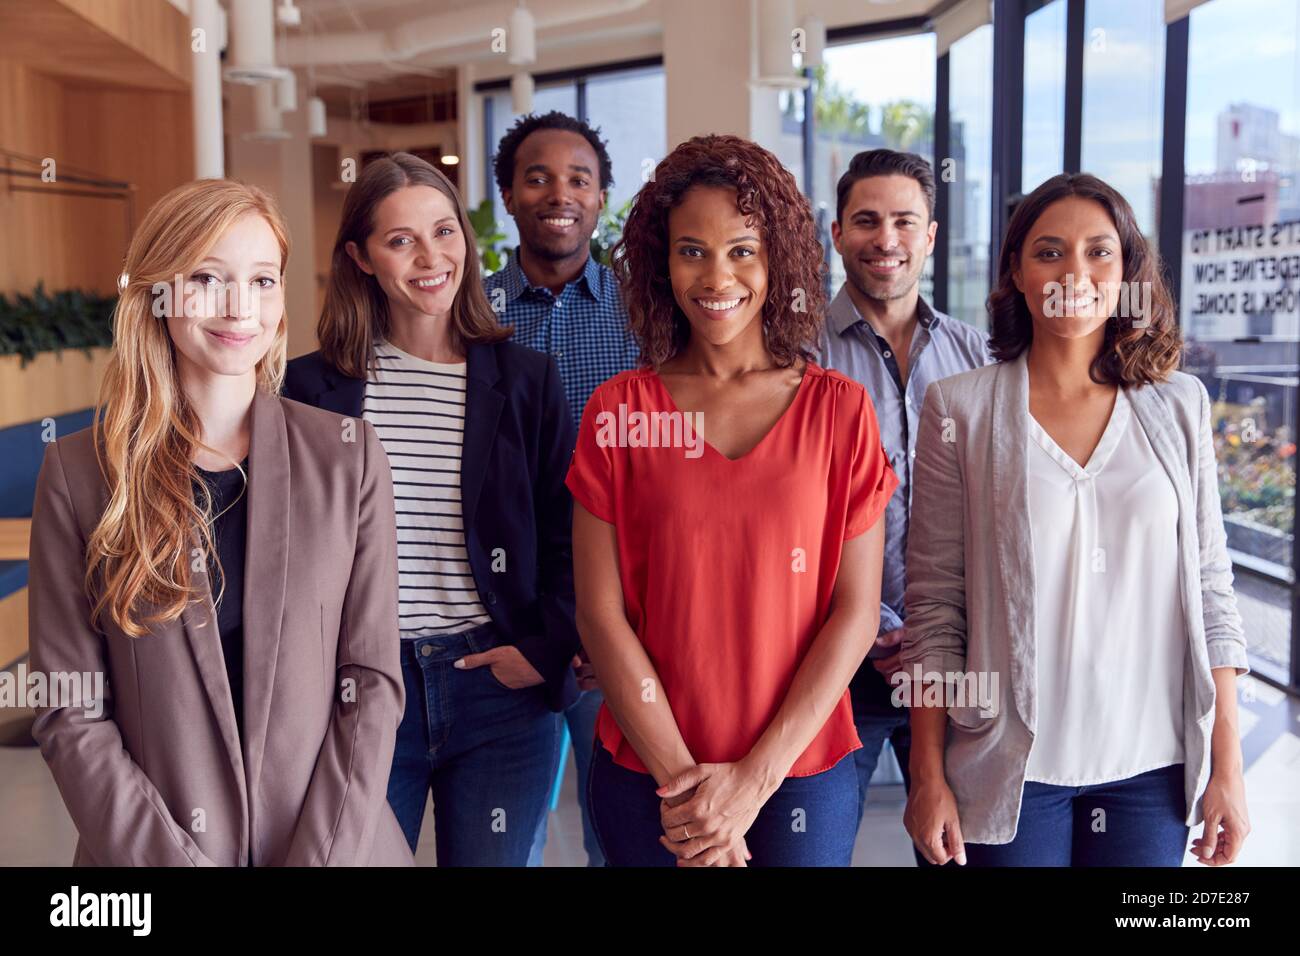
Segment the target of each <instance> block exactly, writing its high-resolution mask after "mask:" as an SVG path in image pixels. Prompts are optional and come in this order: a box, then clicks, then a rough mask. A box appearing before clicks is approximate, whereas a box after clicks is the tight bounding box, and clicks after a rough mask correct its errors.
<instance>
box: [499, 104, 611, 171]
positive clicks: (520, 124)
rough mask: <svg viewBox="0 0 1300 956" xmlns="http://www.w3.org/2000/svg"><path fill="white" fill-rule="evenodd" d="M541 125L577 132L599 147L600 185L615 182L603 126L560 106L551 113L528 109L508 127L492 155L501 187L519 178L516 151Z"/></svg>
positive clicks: (597, 153) (597, 149) (595, 148)
mask: <svg viewBox="0 0 1300 956" xmlns="http://www.w3.org/2000/svg"><path fill="white" fill-rule="evenodd" d="M539 129H560V130H564V131H565V132H567V133H577V134H578V135H579V136H581V137H582V138H583V139H585V140H586V141H587V142H588V143H590V144H591V148H592V149H594V150H595V151H596V159H597V160H598V161H599V162H600V188H601V190H602V191H604V190H606V189H608V188H609V187H610V186H612V185H614V164H613V163H611V162H610V159H609V149H608V148H606V146H605V141H604V140H603V139H601V138H600V127H596V128H595V129H592V128H591V127H590V126H588V125H587V124H586V123H584V122H583V121H582V120H580V119H575V118H574V117H572V116H569V115H568V114H567V113H561V112H560V111H559V110H551V111H550V112H549V113H540V114H538V113H525V114H524V115H523V116H521V117H519V119H517V120H515V125H514V126H512V127H510V128H509V129H508V130H506V134H505V135H504V136H502V137H501V142H499V143H498V144H497V152H496V155H495V156H494V157H492V174H493V175H494V176H495V177H496V181H497V188H498V189H502V190H505V189H509V188H511V186H512V185H513V184H514V181H515V153H517V152H518V151H519V144H520V143H522V142H523V141H524V140H525V139H526V138H527V137H528V135H529V134H530V133H536V132H537V131H538V130H539Z"/></svg>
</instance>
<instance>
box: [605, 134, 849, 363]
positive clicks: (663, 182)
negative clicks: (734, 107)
mask: <svg viewBox="0 0 1300 956" xmlns="http://www.w3.org/2000/svg"><path fill="white" fill-rule="evenodd" d="M692 186H723V187H730V188H733V189H735V190H736V207H737V209H739V211H740V212H741V214H742V215H744V216H745V217H746V219H745V222H746V225H748V226H749V227H751V228H753V227H755V226H757V227H758V228H759V229H760V230H761V238H762V240H763V242H765V243H766V244H767V246H768V257H767V263H768V266H767V267H768V291H767V299H766V300H765V301H764V302H763V333H764V338H765V340H766V343H767V348H768V351H769V352H771V353H772V357H773V358H774V359H775V361H776V364H777V365H779V366H782V367H788V366H791V365H793V364H794V363H795V361H796V360H797V359H799V358H800V357H802V358H805V359H807V358H811V357H812V355H813V349H814V347H815V345H816V342H817V337H818V335H819V334H820V332H821V323H822V318H823V315H824V313H825V306H826V292H825V289H824V287H823V285H822V282H823V279H822V276H823V272H824V270H825V263H824V253H823V250H822V246H821V243H819V242H818V241H817V230H816V227H815V226H814V225H813V217H812V210H811V209H809V207H808V201H807V200H806V199H805V198H804V196H803V194H802V193H801V192H800V191H799V187H798V185H797V184H796V183H795V179H794V176H792V175H791V174H790V172H789V170H787V169H786V168H785V167H784V166H782V165H781V161H780V160H778V159H777V158H776V157H775V156H773V155H772V154H771V153H770V152H768V151H767V150H766V149H764V148H763V147H761V146H759V145H758V144H757V143H752V142H750V141H749V140H746V139H741V138H740V137H738V136H696V137H694V138H693V139H689V140H687V141H686V142H684V143H682V144H681V145H680V146H678V147H677V148H676V149H674V150H673V151H672V152H671V153H669V154H668V155H667V156H666V157H665V158H664V159H663V161H662V162H660V163H659V165H658V166H656V167H655V171H654V175H653V176H652V178H651V179H650V181H649V182H648V183H646V184H645V185H644V186H642V187H641V191H640V192H638V193H637V194H636V198H635V199H634V200H633V202H632V209H631V211H630V212H629V213H628V217H627V224H626V225H625V226H624V227H623V237H622V238H621V239H620V240H619V241H618V244H617V245H615V246H614V249H613V251H612V253H611V262H612V265H613V268H614V273H615V275H617V276H618V281H619V285H620V287H621V288H622V291H623V301H624V302H625V303H626V304H627V311H628V317H629V318H628V328H629V329H630V330H631V332H632V334H633V335H634V336H636V340H637V343H638V344H639V345H640V346H641V362H642V364H646V365H651V366H659V365H662V364H663V363H664V362H666V361H668V360H669V359H671V358H672V357H673V356H675V355H677V354H678V353H679V352H680V351H681V350H682V349H683V348H684V347H685V346H686V343H687V341H688V340H689V339H690V333H691V326H690V323H689V322H688V321H687V319H686V316H685V315H684V314H682V311H681V309H680V308H679V307H678V305H677V299H676V298H675V297H674V296H673V286H672V281H671V279H670V278H669V275H668V213H669V210H671V209H672V208H673V207H675V206H677V205H679V204H680V203H681V201H682V197H683V196H684V195H685V194H686V191H687V190H688V189H690V188H691V187H692Z"/></svg>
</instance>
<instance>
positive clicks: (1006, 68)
mask: <svg viewBox="0 0 1300 956" xmlns="http://www.w3.org/2000/svg"><path fill="white" fill-rule="evenodd" d="M1024 109H1025V7H1024V0H994V3H993V157H992V158H993V167H992V175H991V177H990V178H991V186H992V188H991V190H990V192H991V193H992V197H991V202H992V206H993V208H992V220H991V225H990V228H991V230H992V233H993V234H992V235H991V236H989V288H995V287H996V286H997V279H998V259H999V258H1000V257H1001V254H1002V235H1003V233H1004V232H1005V231H1006V226H1007V220H1008V219H1009V218H1010V203H1011V202H1012V201H1013V200H1014V199H1017V198H1018V197H1019V195H1020V174H1021V164H1022V149H1023V146H1024V144H1023V139H1024V129H1023V123H1024Z"/></svg>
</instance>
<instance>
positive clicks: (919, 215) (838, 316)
mask: <svg viewBox="0 0 1300 956" xmlns="http://www.w3.org/2000/svg"><path fill="white" fill-rule="evenodd" d="M938 228H939V224H938V223H937V222H935V221H934V172H933V170H932V169H931V168H930V164H929V163H928V162H926V161H925V160H924V159H922V158H921V157H920V156H917V155H916V154H915V153H899V152H895V151H894V150H891V149H873V150H869V151H867V152H863V153H859V154H858V155H856V156H854V157H853V161H852V162H851V163H850V164H849V168H848V170H847V171H846V172H845V173H844V175H843V176H841V177H840V181H839V185H838V188H837V197H836V210H835V222H834V223H832V224H831V238H832V239H833V240H834V243H835V251H836V252H838V253H839V254H840V258H841V260H842V261H843V263H844V271H845V273H846V274H847V276H848V279H847V281H846V282H845V283H844V285H843V286H842V287H841V288H840V290H839V292H838V294H836V296H835V298H834V300H833V301H832V302H831V304H830V308H829V309H828V310H827V315H826V323H825V327H824V328H823V330H822V340H821V345H820V352H821V354H820V356H819V360H818V364H820V365H821V366H822V367H824V368H833V369H838V370H839V371H840V372H843V373H844V374H845V375H847V376H849V377H850V378H852V379H855V380H856V381H858V382H861V383H862V384H863V385H864V386H865V387H866V389H867V393H868V394H869V395H870V396H871V401H872V403H873V404H874V405H875V408H876V418H877V419H878V420H879V423H880V438H881V442H882V444H883V445H884V448H885V453H886V454H887V455H888V456H889V462H890V464H891V465H892V466H893V469H894V473H895V474H896V475H897V476H898V482H899V484H898V490H897V491H895V492H894V496H893V497H892V498H891V499H890V500H889V505H888V506H887V507H886V509H885V562H884V575H883V578H882V580H881V586H880V632H879V635H878V636H877V638H876V643H875V645H874V646H873V647H872V649H871V653H870V655H869V656H868V659H867V660H866V661H864V662H863V664H862V667H861V668H859V669H858V672H857V674H856V675H854V678H853V681H852V683H851V684H850V685H849V691H850V696H851V697H852V699H853V719H854V723H855V724H856V725H857V729H858V736H859V737H860V738H861V739H862V749H861V750H858V751H856V752H855V753H854V758H855V761H856V764H857V771H858V818H859V820H861V816H862V808H863V806H864V805H865V802H866V796H867V784H868V782H869V781H870V780H871V775H872V773H873V772H874V771H875V769H876V763H877V761H878V760H879V759H880V752H881V750H882V748H883V747H884V743H885V741H886V740H888V741H889V742H890V744H891V745H892V746H893V748H894V753H895V754H896V755H897V757H898V762H899V765H900V767H901V769H902V771H903V782H904V784H905V785H908V786H910V784H911V776H910V774H909V773H908V766H907V763H908V755H909V752H910V749H911V748H910V742H911V735H910V733H909V727H908V715H907V710H906V709H905V708H902V707H895V706H893V704H892V702H891V699H890V695H891V692H892V690H893V686H892V685H891V684H890V683H889V678H890V676H891V675H892V674H894V673H895V672H896V671H897V670H898V668H899V662H898V652H899V650H900V649H901V648H900V644H901V642H902V639H903V587H904V581H905V566H904V556H905V555H906V553H907V524H908V513H909V510H910V508H911V502H912V462H913V459H914V458H915V457H916V429H917V424H918V421H919V419H920V415H921V402H922V400H923V399H924V398H925V390H926V388H927V387H928V386H929V385H930V383H931V382H933V381H935V380H937V379H941V378H947V377H948V376H949V375H956V374H957V373H959V372H965V371H968V370H970V369H973V368H977V367H979V366H981V365H987V364H988V363H989V362H990V361H991V360H992V359H991V358H990V356H989V353H988V346H987V337H986V336H985V334H984V333H983V332H980V331H979V330H978V329H976V328H975V327H974V326H971V325H967V324H966V323H965V322H961V321H959V320H957V319H954V318H952V317H951V316H947V315H944V314H943V313H942V312H936V311H934V310H933V309H932V308H930V306H929V304H928V303H927V302H926V301H925V300H924V299H922V298H921V291H920V285H919V283H920V278H921V271H922V270H923V269H924V268H925V260H926V258H927V257H928V256H929V255H930V253H931V252H933V251H934V240H935V234H936V233H937V231H938ZM916 857H917V861H918V862H923V860H922V857H921V856H920V854H919V853H918V854H917V855H916Z"/></svg>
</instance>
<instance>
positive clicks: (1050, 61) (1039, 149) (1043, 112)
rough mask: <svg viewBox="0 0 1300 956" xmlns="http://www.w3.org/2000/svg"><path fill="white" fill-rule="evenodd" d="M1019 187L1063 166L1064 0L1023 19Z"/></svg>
mask: <svg viewBox="0 0 1300 956" xmlns="http://www.w3.org/2000/svg"><path fill="white" fill-rule="evenodd" d="M1021 131H1022V134H1023V137H1024V139H1023V142H1024V146H1023V150H1022V156H1023V159H1022V161H1021V167H1020V183H1021V187H1020V190H1021V192H1023V193H1026V194H1028V193H1030V192H1032V191H1033V190H1034V189H1036V188H1037V187H1038V186H1040V185H1042V183H1043V181H1044V180H1047V179H1050V178H1051V177H1052V176H1055V175H1056V174H1057V173H1059V172H1061V170H1062V169H1063V168H1064V167H1065V0H1052V2H1051V3H1049V4H1047V5H1045V6H1043V7H1041V8H1040V9H1038V10H1035V11H1034V12H1033V13H1031V14H1030V15H1029V16H1027V17H1025V103H1024V116H1023V125H1022V128H1021Z"/></svg>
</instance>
